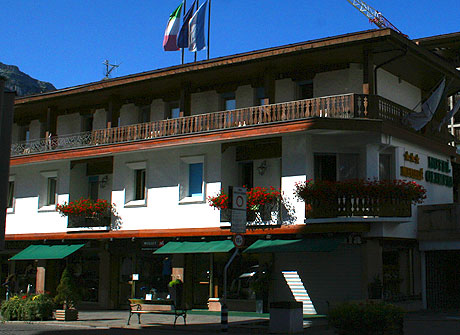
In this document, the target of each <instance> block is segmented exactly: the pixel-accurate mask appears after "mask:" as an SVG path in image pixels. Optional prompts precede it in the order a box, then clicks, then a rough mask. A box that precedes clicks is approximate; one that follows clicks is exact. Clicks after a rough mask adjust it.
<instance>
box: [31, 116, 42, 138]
mask: <svg viewBox="0 0 460 335" xmlns="http://www.w3.org/2000/svg"><path fill="white" fill-rule="evenodd" d="M41 131H42V123H41V122H40V120H32V121H31V122H30V125H29V132H30V133H29V136H30V140H37V139H39V138H41V137H42V132H41Z"/></svg>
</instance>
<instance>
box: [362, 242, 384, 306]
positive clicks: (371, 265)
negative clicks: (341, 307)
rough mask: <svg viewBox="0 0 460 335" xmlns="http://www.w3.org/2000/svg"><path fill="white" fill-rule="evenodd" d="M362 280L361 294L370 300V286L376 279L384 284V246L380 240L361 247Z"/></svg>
mask: <svg viewBox="0 0 460 335" xmlns="http://www.w3.org/2000/svg"><path fill="white" fill-rule="evenodd" d="M361 259H362V280H361V292H362V296H363V298H369V290H368V288H369V284H370V283H372V282H373V281H374V279H375V278H376V277H378V278H379V279H380V281H381V282H382V283H383V259H382V246H381V245H380V241H379V240H367V241H366V243H364V244H362V246H361Z"/></svg>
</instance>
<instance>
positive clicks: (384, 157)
mask: <svg viewBox="0 0 460 335" xmlns="http://www.w3.org/2000/svg"><path fill="white" fill-rule="evenodd" d="M391 172H392V171H391V155H390V154H380V155H379V179H380V180H391V179H393V178H392V173H391Z"/></svg>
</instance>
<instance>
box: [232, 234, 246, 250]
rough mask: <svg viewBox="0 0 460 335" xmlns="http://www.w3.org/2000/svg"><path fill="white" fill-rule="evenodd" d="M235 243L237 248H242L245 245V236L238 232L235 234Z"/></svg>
mask: <svg viewBox="0 0 460 335" xmlns="http://www.w3.org/2000/svg"><path fill="white" fill-rule="evenodd" d="M233 244H234V245H235V247H237V248H242V247H243V246H244V237H243V235H241V234H236V235H235V236H233Z"/></svg>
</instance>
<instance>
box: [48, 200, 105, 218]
mask: <svg viewBox="0 0 460 335" xmlns="http://www.w3.org/2000/svg"><path fill="white" fill-rule="evenodd" d="M56 210H57V211H58V212H59V213H60V214H61V215H62V216H84V217H100V216H110V214H112V213H113V211H114V207H113V205H112V204H110V203H109V202H108V201H107V200H104V199H97V200H96V201H94V200H92V199H85V198H80V199H79V200H75V201H71V202H69V203H67V202H64V203H63V204H62V205H59V204H58V205H56Z"/></svg>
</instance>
